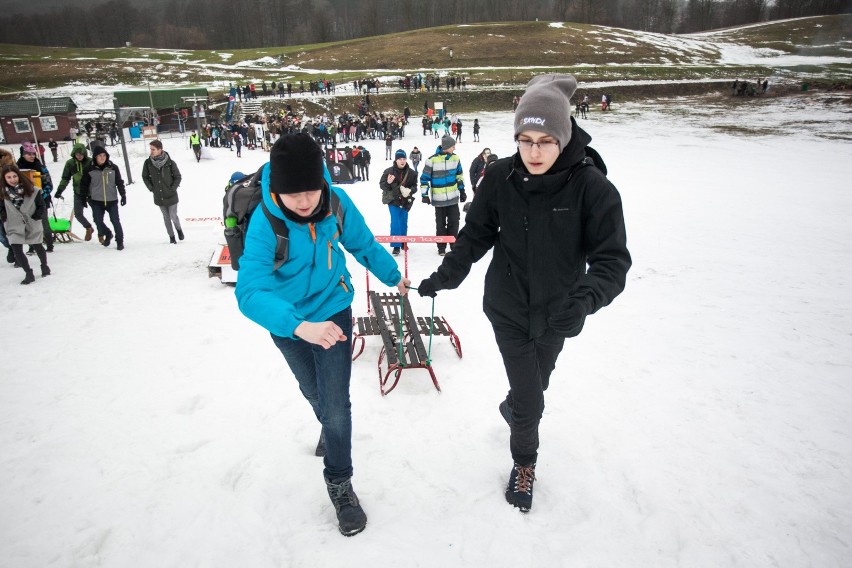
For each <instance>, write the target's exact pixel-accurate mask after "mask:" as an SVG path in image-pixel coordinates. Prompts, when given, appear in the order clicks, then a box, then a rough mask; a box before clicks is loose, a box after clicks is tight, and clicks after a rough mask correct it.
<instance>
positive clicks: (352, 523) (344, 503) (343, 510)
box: [325, 477, 367, 536]
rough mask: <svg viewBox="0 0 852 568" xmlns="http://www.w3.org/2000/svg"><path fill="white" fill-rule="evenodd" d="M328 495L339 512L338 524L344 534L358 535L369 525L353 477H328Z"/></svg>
mask: <svg viewBox="0 0 852 568" xmlns="http://www.w3.org/2000/svg"><path fill="white" fill-rule="evenodd" d="M325 485H326V487H327V488H328V496H329V498H331V502H332V504H333V505H334V511H335V512H336V513H337V524H338V528H339V529H340V534H342V535H343V536H352V535H356V534H358V533H359V532H361V531H362V530H364V527H366V526H367V514H366V513H364V509H362V508H361V505H360V504H359V503H358V496H357V495H355V490H354V489H352V478H351V477H346V478H343V479H335V480H332V479H326V480H325Z"/></svg>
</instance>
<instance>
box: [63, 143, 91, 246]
mask: <svg viewBox="0 0 852 568" xmlns="http://www.w3.org/2000/svg"><path fill="white" fill-rule="evenodd" d="M88 153H89V152H88V150H86V146H85V145H84V144H80V143H79V142H78V143H76V144H74V145H73V146H72V147H71V157H70V158H68V160H67V161H66V162H65V167H64V168H63V169H62V179H61V181H60V182H59V188H58V189H57V190H56V196H55V197H56V198H57V199H65V198H64V197H62V192H63V191H65V188H66V187H68V182H69V181H70V182H71V189H72V190H73V193H74V218H75V219H77V222H78V223H80V224H81V225H83V227H84V228H85V229H86V236H85V240H87V241H91V240H92V233H94V232H95V229H94V227H92V224H91V223H90V222H89V220H88V219H86V216H85V215H84V214H83V213H84V212H83V209H85V208H86V207H88V206H89V205H88V203H86V200H85V199H83V197H82V196H81V195H80V179H81V178H82V177H83V170H85V169H86V168H87V167H89V166H90V165H91V163H92V159H91V158H89V156H88Z"/></svg>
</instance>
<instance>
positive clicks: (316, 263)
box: [236, 164, 402, 338]
mask: <svg viewBox="0 0 852 568" xmlns="http://www.w3.org/2000/svg"><path fill="white" fill-rule="evenodd" d="M325 181H326V183H328V185H329V187H330V188H331V191H333V192H335V193H336V194H337V196H338V197H339V198H340V204H341V206H342V207H343V210H344V212H345V215H344V220H343V234H342V235H339V234H338V231H337V218H336V217H335V216H334V215H329V216H328V217H326V218H325V219H323V220H322V221H320V222H319V223H316V224H313V223H306V224H299V223H294V222H293V221H291V220H290V219H287V218H286V217H285V216H284V214H283V213H282V212H281V210H280V209H279V207H278V206H277V205H276V204H275V202H274V201H273V200H272V196H271V195H270V193H269V164H266V167H264V168H263V173H262V176H261V191H262V195H263V201H264V203H265V204H266V207H267V208H268V209H269V211H270V212H271V213H272V214H273V215H275V216H276V217H279V218H281V219H283V220H284V222H285V223H286V224H287V227H288V228H289V230H290V237H289V238H290V249H289V258H288V260H287V262H285V263H284V265H283V266H281V268H279V269H278V270H277V271H273V264H274V262H275V258H274V257H275V245H276V238H275V234H274V233H273V231H272V226H271V225H270V224H269V220H268V219H267V218H266V215H264V214H263V212H262V211H260V210H259V209H258V210H257V211H256V214H254V215H252V216H251V220H250V222H249V228H248V232H247V233H246V241H245V250H244V252H243V255H242V257H240V271H239V273H238V278H237V288H236V296H237V302H238V303H239V307H240V311H241V312H243V314H244V315H245V316H246V317H248V318H249V319H250V320H252V321H254V322H256V323H258V324H260V325H261V326H263V327H264V328H266V329H268V330H269V331H270V332H271V333H273V334H275V335H278V336H280V337H289V338H295V336H294V335H293V332H294V331H295V329H296V327H298V326H299V324H301V323H302V322H303V321H309V322H322V321H326V320H328V318H330V317H331V316H332V315H334V314H336V313H337V312H339V311H341V310H343V309H345V308H347V307H348V306H350V305H351V304H352V299H353V298H354V291H353V287H352V281H351V277H350V275H349V271H348V270H347V269H346V257H345V255H344V253H343V251H342V250H341V248H340V246H339V245H343V247H344V248H345V249H346V250H347V251H348V252H349V253H350V254H351V255H352V256H354V257H355V259H356V260H357V261H358V262H359V263H361V264H362V265H363V266H365V267H366V268H367V269H368V270H369V271H370V272H372V273H373V274H374V275H375V276H376V277H377V278H378V279H379V280H381V281H382V282H383V283H384V284H385V285H387V286H396V284H397V283H398V282H399V281H400V280H401V278H402V275H401V274H400V272H399V268H398V267H397V264H396V260H394V258H393V257H392V256H391V255H390V253H389V252H388V251H387V250H385V249H384V247H382V246H381V245H380V244H379V243H377V242H376V240H375V238H374V236H373V233H372V232H370V229H369V228H368V227H367V223H366V222H365V221H364V217H363V216H362V215H361V212H360V211H358V209H357V208H356V207H355V204H354V203H352V200H351V199H350V198H349V196H348V195H346V192H344V191H343V190H342V189H340V188H338V187H334V186H332V185H331V176H330V175H329V173H328V170H327V169H326V171H325Z"/></svg>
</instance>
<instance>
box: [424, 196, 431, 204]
mask: <svg viewBox="0 0 852 568" xmlns="http://www.w3.org/2000/svg"><path fill="white" fill-rule="evenodd" d="M423 203H425V204H426V205H432V201H431V200H430V199H429V196H428V195H424V196H423Z"/></svg>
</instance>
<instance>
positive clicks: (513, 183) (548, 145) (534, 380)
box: [417, 75, 631, 512]
mask: <svg viewBox="0 0 852 568" xmlns="http://www.w3.org/2000/svg"><path fill="white" fill-rule="evenodd" d="M576 88H577V81H576V80H575V79H574V77H572V76H570V75H541V76H538V77H535V78H534V79H532V80H531V81H530V82H529V83H528V84H527V87H526V92H525V93H524V95H523V97H522V98H521V100H520V102H519V104H518V107H517V109H516V111H515V121H514V123H515V140H516V142H517V145H518V152H517V153H516V154H515V155H514V156H512V157H510V158H504V159H501V160H497V161H496V162H494V163H493V164H491V165H490V166H489V167H488V170H487V172H488V173H487V174H486V175H485V177H484V178H483V179H482V183H481V184H480V186H479V188H478V190H477V193H476V199H474V200H473V203H472V204H471V207H470V210H469V211H468V214H467V216H466V217H465V226H464V228H463V229H462V230H461V232H460V233H459V237H458V240H457V242H456V247H455V250H454V251H453V252H452V253H451V254H448V255H447V256H445V257H444V260H443V262H442V263H441V265H440V266H439V267H438V270H437V271H435V272H434V273H432V275H431V276H429V277H428V278H426V279H424V280H423V281H422V282H421V283H420V285H419V286H418V288H417V290H418V292H419V293H420V295H421V296H430V297H433V298H434V297H435V295H436V293H437V291H439V290H452V289H455V288H457V287H458V286H459V285H460V284H461V283H462V281H463V280H464V279H465V277H466V276H467V275H468V274H469V272H470V269H471V266H472V264H473V263H474V262H477V261H478V260H480V259H481V258H482V257H483V256H485V255H486V253H488V251H489V250H491V249H493V254H492V258H491V265H490V266H489V268H488V271H487V273H486V275H485V293H484V298H483V310H484V312H485V315H486V317H488V320H489V321H490V322H491V326H492V328H493V330H494V336H495V338H496V340H497V346H498V347H499V349H500V355H501V356H502V358H503V364H504V366H505V368H506V375H507V377H508V379H509V393H508V395H507V396H506V399H505V400H504V401H502V402H501V403H500V405H499V411H500V414H501V415H502V416H503V419H504V420H505V421H506V422H507V423H508V424H509V428H510V438H509V448H510V450H511V454H512V460H513V462H514V463H513V466H512V469H511V471H510V473H509V480H508V483H507V485H506V489H505V492H504V495H505V498H506V501H507V502H508V503H510V504H511V505H513V506H514V507H517V508H518V509H520V510H521V511H522V512H527V511H529V510H530V508H531V507H532V499H533V482H534V481H535V478H536V461H537V459H538V447H539V423H540V421H541V418H542V413H543V411H544V391H546V390H547V387H548V385H549V382H550V376H551V373H552V372H553V370H554V368H555V366H556V360H557V358H558V356H559V353H560V352H561V351H562V347H563V344H564V342H565V339H566V338H572V337H576V336H577V335H579V334H580V332H581V331H582V329H583V324H584V322H585V320H586V317H587V316H588V315H590V314H593V313H595V312H596V311H598V310H599V309H600V308H602V307H604V306H606V305H608V304H609V303H610V302H612V300H613V299H614V298H615V297H616V296H618V294H620V293H621V291H622V290H623V289H624V284H625V280H626V276H627V271H628V270H629V269H630V266H631V259H630V253H629V252H628V250H627V236H626V231H625V228H624V214H623V212H622V205H621V197H620V196H619V194H618V191H617V190H616V189H615V186H613V185H612V183H610V182H609V180H608V179H607V178H606V176H605V174H604V173H603V172H602V171H601V170H599V169H598V168H596V167H593V166H592V165H591V163H589V162H588V161H587V159H586V154H587V149H586V147H587V145H588V143H589V142H590V141H591V137H590V136H589V135H588V134H587V133H586V132H585V131H584V130H583V129H581V128H580V127H579V126H578V125H577V122H576V121H575V120H574V119H572V118H571V117H570V111H571V106H570V105H571V102H570V101H571V96H572V95H573V94H574V91H575V90H576ZM589 150H590V151H589V152H588V153H589V154H590V155H591V154H592V151H591V149H589ZM595 154H596V153H595ZM601 165H602V162H601Z"/></svg>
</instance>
